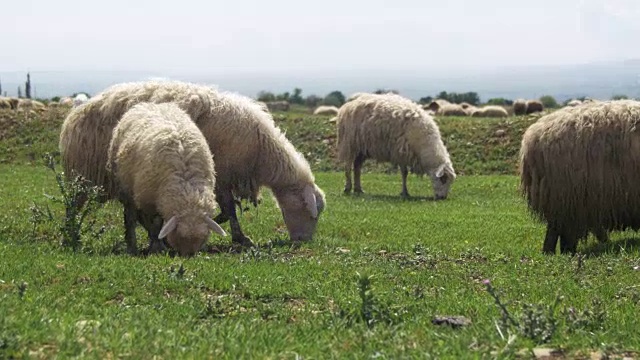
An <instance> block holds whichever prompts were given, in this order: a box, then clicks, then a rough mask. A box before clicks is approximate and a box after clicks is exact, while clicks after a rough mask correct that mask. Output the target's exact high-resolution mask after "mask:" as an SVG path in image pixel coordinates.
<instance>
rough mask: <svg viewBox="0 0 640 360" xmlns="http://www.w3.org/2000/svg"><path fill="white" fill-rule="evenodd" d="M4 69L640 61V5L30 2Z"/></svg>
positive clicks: (21, 11)
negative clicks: (638, 59) (635, 59)
mask: <svg viewBox="0 0 640 360" xmlns="http://www.w3.org/2000/svg"><path fill="white" fill-rule="evenodd" d="M0 24H1V25H2V46H1V51H0V71H5V72H6V71H26V70H31V71H48V70H72V69H79V70H159V71H162V70H174V71H180V72H183V71H189V72H214V73H215V72H221V71H229V72H231V71H237V70H247V69H252V70H258V71H264V70H294V69H304V70H314V69H315V70H321V69H334V68H339V69H355V68H367V69H376V68H384V69H408V68H411V69H414V68H417V69H433V68H449V69H460V68H465V69H466V68H486V67H497V66H503V65H547V64H549V65H551V64H571V63H585V62H591V61H599V60H620V59H627V58H634V57H640V46H638V42H637V40H638V39H639V38H640V1H638V0H531V1H523V0H439V1H432V0H415V1H408V0H393V1H383V0H357V1H356V0H316V1H306V0H295V1H292V0H229V1H216V0H211V1H206V0H199V1H198V0H180V1H175V0H171V1H167V0H101V1H86V0H82V1H77V0H55V1H53V0H19V1H5V2H3V4H2V11H0Z"/></svg>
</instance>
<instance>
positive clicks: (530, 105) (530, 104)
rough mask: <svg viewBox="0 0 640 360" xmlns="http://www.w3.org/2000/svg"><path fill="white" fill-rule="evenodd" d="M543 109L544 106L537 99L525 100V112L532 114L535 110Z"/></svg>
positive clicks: (540, 110)
mask: <svg viewBox="0 0 640 360" xmlns="http://www.w3.org/2000/svg"><path fill="white" fill-rule="evenodd" d="M543 110H544V106H543V105H542V103H541V102H540V101H538V100H527V111H526V114H533V113H536V112H542V111H543Z"/></svg>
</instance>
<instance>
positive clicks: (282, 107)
mask: <svg viewBox="0 0 640 360" xmlns="http://www.w3.org/2000/svg"><path fill="white" fill-rule="evenodd" d="M267 108H268V109H269V111H272V112H273V111H289V102H288V101H270V102H268V103H267Z"/></svg>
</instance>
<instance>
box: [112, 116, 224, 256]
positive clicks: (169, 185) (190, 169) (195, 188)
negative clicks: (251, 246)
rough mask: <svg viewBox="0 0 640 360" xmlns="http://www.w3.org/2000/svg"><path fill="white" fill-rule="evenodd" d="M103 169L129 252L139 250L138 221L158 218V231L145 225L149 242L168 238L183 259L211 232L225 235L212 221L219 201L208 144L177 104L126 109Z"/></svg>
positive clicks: (192, 253)
mask: <svg viewBox="0 0 640 360" xmlns="http://www.w3.org/2000/svg"><path fill="white" fill-rule="evenodd" d="M107 171H110V172H111V173H112V174H113V177H114V178H115V180H116V182H117V184H118V186H119V189H120V196H119V199H120V201H121V202H122V205H123V206H124V222H125V239H126V242H127V248H128V250H129V252H130V253H136V252H137V250H136V249H137V247H136V233H135V228H136V220H140V222H144V221H145V220H146V219H154V218H155V217H156V216H158V215H159V216H161V217H162V220H163V225H162V227H160V226H156V227H155V228H153V224H152V223H147V224H144V225H146V226H145V227H147V228H148V230H149V232H150V238H151V239H154V238H157V239H162V238H164V237H166V238H167V242H168V243H169V245H170V246H171V247H172V248H174V249H175V250H177V251H178V253H179V254H180V255H181V256H191V255H194V254H195V253H197V252H198V250H200V248H201V247H202V246H203V245H204V243H206V241H207V239H208V238H209V234H210V230H213V231H215V232H217V233H218V234H220V235H223V236H224V235H226V233H225V232H224V230H222V228H221V227H220V225H218V224H217V223H216V222H215V221H213V220H212V219H211V213H212V212H213V211H214V210H215V208H216V207H217V203H216V199H215V194H214V188H215V175H216V174H215V170H214V165H213V157H212V155H211V151H210V150H209V145H208V144H207V140H206V139H205V138H204V136H203V135H202V133H201V132H200V129H198V127H197V126H196V124H194V123H193V122H192V121H191V119H190V118H189V115H187V113H186V112H184V111H183V110H182V109H180V108H179V107H178V106H177V105H176V104H172V103H164V104H153V103H141V104H138V105H135V106H134V107H132V108H131V109H130V110H129V111H127V112H126V113H125V114H124V115H123V116H122V119H121V120H120V121H119V122H118V124H117V125H116V127H115V128H114V129H113V136H112V138H111V143H110V145H109V151H108V160H107ZM150 246H151V247H153V246H154V244H150Z"/></svg>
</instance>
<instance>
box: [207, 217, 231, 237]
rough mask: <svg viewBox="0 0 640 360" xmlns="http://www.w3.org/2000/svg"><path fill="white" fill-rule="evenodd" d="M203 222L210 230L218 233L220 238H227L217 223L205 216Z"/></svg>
mask: <svg viewBox="0 0 640 360" xmlns="http://www.w3.org/2000/svg"><path fill="white" fill-rule="evenodd" d="M204 220H205V221H206V222H207V225H209V228H211V230H213V231H214V232H216V233H218V234H219V235H220V236H227V233H226V232H225V231H224V229H223V228H222V227H220V225H218V223H217V222H215V221H213V219H211V218H210V217H208V216H205V217H204Z"/></svg>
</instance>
